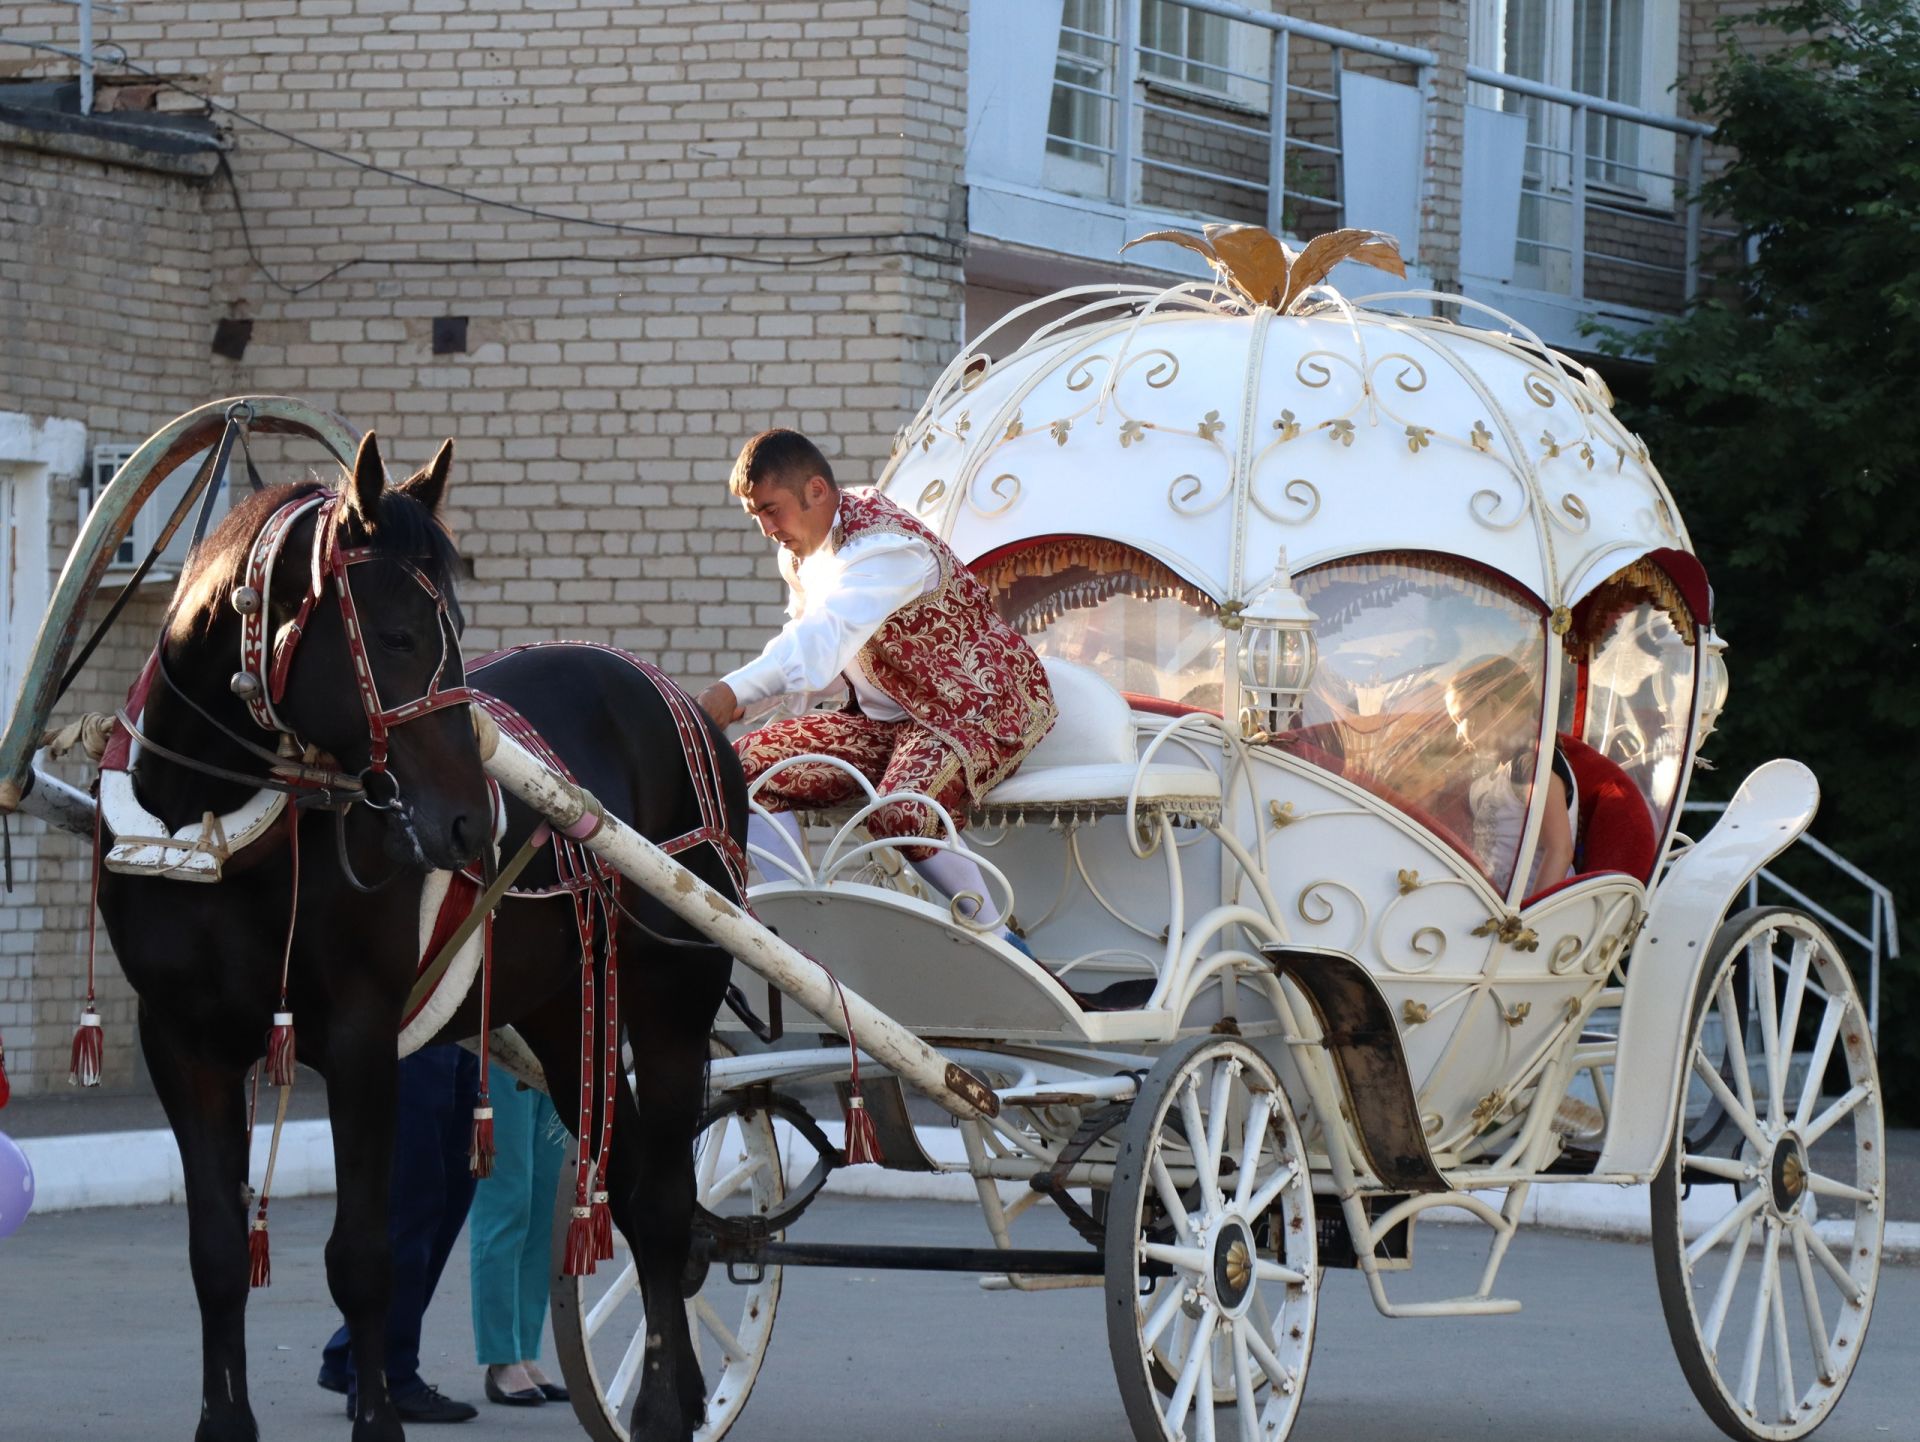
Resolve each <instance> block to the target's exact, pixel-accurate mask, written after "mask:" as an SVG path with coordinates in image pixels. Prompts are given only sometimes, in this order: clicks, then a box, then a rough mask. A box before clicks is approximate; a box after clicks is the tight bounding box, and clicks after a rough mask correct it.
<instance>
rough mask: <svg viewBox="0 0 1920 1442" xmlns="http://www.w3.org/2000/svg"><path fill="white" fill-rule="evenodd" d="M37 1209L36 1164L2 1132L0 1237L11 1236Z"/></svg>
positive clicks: (0, 1150) (0, 1154)
mask: <svg viewBox="0 0 1920 1442" xmlns="http://www.w3.org/2000/svg"><path fill="white" fill-rule="evenodd" d="M32 1210H33V1164H32V1163H31V1162H29V1161H28V1160H27V1154H26V1153H25V1152H23V1151H21V1150H20V1148H19V1147H17V1146H15V1145H14V1141H13V1138H12V1137H10V1136H8V1135H7V1134H6V1133H5V1132H0V1237H5V1236H8V1235H10V1234H11V1233H12V1232H13V1230H14V1228H16V1227H18V1226H19V1225H20V1224H21V1223H22V1222H24V1221H25V1220H26V1219H27V1213H28V1212H30V1211H32Z"/></svg>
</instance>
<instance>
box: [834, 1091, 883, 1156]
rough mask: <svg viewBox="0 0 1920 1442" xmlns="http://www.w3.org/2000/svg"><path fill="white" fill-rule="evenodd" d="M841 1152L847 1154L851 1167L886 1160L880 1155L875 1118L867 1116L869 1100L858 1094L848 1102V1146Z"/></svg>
mask: <svg viewBox="0 0 1920 1442" xmlns="http://www.w3.org/2000/svg"><path fill="white" fill-rule="evenodd" d="M841 1150H842V1151H843V1152H844V1153H845V1154H846V1158H847V1165H848V1166H850V1167H857V1166H862V1165H864V1164H865V1163H867V1162H874V1163H878V1162H880V1161H883V1160H884V1158H883V1157H882V1156H881V1155H880V1137H879V1134H878V1133H877V1132H875V1131H874V1129H873V1118H872V1117H870V1116H868V1115H867V1100H866V1098H865V1097H863V1096H861V1095H860V1093H858V1092H855V1093H854V1094H853V1095H852V1096H851V1097H850V1098H848V1100H847V1144H846V1146H844V1147H842V1148H841Z"/></svg>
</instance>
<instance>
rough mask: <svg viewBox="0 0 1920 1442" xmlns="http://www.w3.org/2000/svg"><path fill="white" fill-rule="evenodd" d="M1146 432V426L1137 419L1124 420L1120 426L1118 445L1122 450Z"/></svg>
mask: <svg viewBox="0 0 1920 1442" xmlns="http://www.w3.org/2000/svg"><path fill="white" fill-rule="evenodd" d="M1146 433H1147V428H1146V427H1145V426H1144V425H1142V424H1141V423H1140V422H1139V421H1124V422H1122V423H1121V426H1120V446H1121V448H1122V449H1123V450H1124V449H1125V448H1126V447H1128V446H1130V445H1132V444H1133V443H1134V442H1135V441H1137V440H1140V439H1141V438H1142V437H1144V436H1145V435H1146Z"/></svg>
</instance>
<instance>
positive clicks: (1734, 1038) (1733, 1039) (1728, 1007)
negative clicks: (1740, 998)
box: [1714, 967, 1753, 1116]
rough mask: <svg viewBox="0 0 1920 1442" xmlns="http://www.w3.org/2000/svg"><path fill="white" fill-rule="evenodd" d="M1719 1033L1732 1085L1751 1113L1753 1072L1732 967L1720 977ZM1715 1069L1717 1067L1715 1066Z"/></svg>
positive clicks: (1716, 1069) (1749, 1113)
mask: <svg viewBox="0 0 1920 1442" xmlns="http://www.w3.org/2000/svg"><path fill="white" fill-rule="evenodd" d="M1720 1033H1721V1035H1722V1036H1724V1037H1725V1038H1726V1042H1727V1055H1728V1056H1729V1057H1731V1058H1732V1059H1733V1085H1734V1090H1735V1091H1736V1092H1737V1093H1738V1094H1739V1097H1740V1101H1741V1104H1742V1105H1743V1106H1745V1107H1746V1109H1747V1114H1748V1115H1749V1116H1751V1115H1752V1114H1753V1073H1752V1072H1751V1071H1750V1070H1749V1069H1748V1067H1747V1029H1746V1027H1745V1025H1744V1024H1743V1023H1742V1022H1741V1020H1740V1006H1739V1003H1738V1002H1737V1001H1735V999H1734V995H1733V968H1732V967H1728V968H1727V970H1726V972H1725V973H1724V974H1723V975H1722V976H1721V978H1720ZM1714 1070H1715V1071H1718V1070H1719V1068H1718V1067H1715V1068H1714Z"/></svg>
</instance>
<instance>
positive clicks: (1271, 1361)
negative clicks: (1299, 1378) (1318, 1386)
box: [1241, 1328, 1293, 1392]
mask: <svg viewBox="0 0 1920 1442" xmlns="http://www.w3.org/2000/svg"><path fill="white" fill-rule="evenodd" d="M1241 1330H1243V1331H1244V1332H1245V1333H1246V1337H1247V1350H1248V1351H1250V1352H1252V1353H1253V1360H1254V1361H1256V1362H1258V1363H1259V1364H1260V1370H1261V1371H1262V1372H1265V1373H1266V1374H1267V1379H1268V1380H1269V1381H1270V1382H1272V1383H1273V1385H1274V1386H1275V1387H1278V1388H1279V1389H1280V1390H1281V1391H1283V1392H1284V1391H1286V1390H1287V1389H1288V1388H1290V1387H1292V1385H1293V1377H1292V1375H1291V1374H1290V1373H1288V1371H1287V1369H1286V1368H1285V1367H1283V1366H1281V1365H1280V1359H1279V1358H1278V1357H1276V1356H1274V1354H1273V1348H1272V1347H1270V1346H1268V1345H1267V1339H1266V1338H1265V1337H1263V1336H1261V1335H1260V1333H1258V1332H1256V1331H1254V1330H1253V1329H1251V1328H1242V1329H1241Z"/></svg>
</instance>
